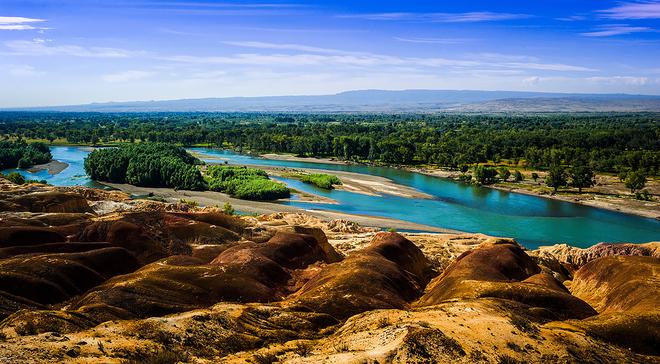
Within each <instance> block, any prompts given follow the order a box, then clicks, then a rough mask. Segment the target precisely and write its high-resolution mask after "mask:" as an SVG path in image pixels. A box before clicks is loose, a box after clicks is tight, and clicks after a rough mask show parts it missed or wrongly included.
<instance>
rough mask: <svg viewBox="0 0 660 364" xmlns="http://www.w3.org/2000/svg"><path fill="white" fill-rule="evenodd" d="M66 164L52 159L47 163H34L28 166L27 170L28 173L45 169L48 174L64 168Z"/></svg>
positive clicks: (56, 172) (53, 173) (58, 171)
mask: <svg viewBox="0 0 660 364" xmlns="http://www.w3.org/2000/svg"><path fill="white" fill-rule="evenodd" d="M68 166H69V164H68V163H64V162H60V161H56V160H54V159H53V160H51V161H50V162H48V163H44V164H37V165H34V166H32V167H30V168H28V169H27V171H28V172H30V173H37V172H39V171H43V170H47V171H48V174H51V175H55V174H58V173H60V172H62V171H63V170H65V169H66V168H67V167H68Z"/></svg>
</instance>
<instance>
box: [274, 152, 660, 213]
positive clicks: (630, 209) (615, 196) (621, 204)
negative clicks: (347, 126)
mask: <svg viewBox="0 0 660 364" xmlns="http://www.w3.org/2000/svg"><path fill="white" fill-rule="evenodd" d="M268 156H269V159H276V160H295V161H302V162H305V161H306V162H316V163H329V162H325V161H331V163H332V164H349V163H346V162H343V161H339V160H330V159H327V158H318V159H317V158H299V157H294V156H289V155H278V154H268ZM393 168H396V167H393ZM399 168H402V169H405V170H408V171H410V172H415V173H421V174H425V175H428V176H433V177H438V178H448V179H452V180H458V176H459V175H460V172H458V171H448V170H444V169H432V168H431V169H429V168H417V167H399ZM521 172H522V173H523V175H525V181H523V182H519V183H497V184H494V185H490V186H484V187H486V188H493V189H498V190H502V191H507V192H513V193H521V194H525V195H530V196H538V197H543V198H548V199H553V200H558V201H565V202H570V203H576V204H580V205H585V206H590V207H596V208H600V209H605V210H610V211H617V212H622V213H625V214H630V215H636V216H641V217H647V218H652V219H660V202H659V201H658V196H659V195H660V183H659V182H658V181H657V180H655V179H649V181H648V182H647V186H646V187H645V190H647V191H648V192H649V193H650V194H652V195H653V196H654V198H655V199H656V200H655V201H641V200H636V199H635V198H634V197H632V196H631V194H630V191H628V190H627V189H626V188H625V186H624V184H623V183H622V182H621V181H619V179H618V177H615V176H608V175H598V176H597V177H596V185H595V186H593V187H591V188H586V189H584V190H583V193H577V190H575V191H573V190H571V189H568V190H566V189H564V190H560V191H559V192H558V193H554V192H553V191H552V190H551V189H550V188H547V187H545V186H544V185H543V183H541V181H543V180H544V179H545V173H546V172H543V171H536V173H538V174H539V176H540V177H539V179H538V182H534V181H533V180H532V178H531V174H532V172H533V171H521ZM330 173H332V174H335V175H339V172H334V171H332V172H330ZM356 174H357V173H356ZM358 175H359V174H358ZM340 178H341V177H340ZM349 178H350V177H349ZM343 180H344V179H343V178H342V181H343ZM349 184H350V181H349ZM349 188H350V187H349ZM349 190H350V189H349ZM352 192H356V191H352ZM393 194H396V193H393Z"/></svg>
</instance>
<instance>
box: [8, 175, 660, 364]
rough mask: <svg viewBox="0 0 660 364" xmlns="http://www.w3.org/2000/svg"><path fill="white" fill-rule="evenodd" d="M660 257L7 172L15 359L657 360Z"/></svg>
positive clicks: (632, 249)
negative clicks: (151, 196) (252, 209)
mask: <svg viewBox="0 0 660 364" xmlns="http://www.w3.org/2000/svg"><path fill="white" fill-rule="evenodd" d="M659 266H660V258H659V257H658V246H657V243H652V244H646V245H634V244H628V245H598V246H595V247H592V248H590V249H586V250H579V249H574V248H570V247H567V246H556V247H547V248H542V249H540V250H537V251H534V252H529V251H526V250H525V249H524V248H522V247H521V246H520V245H518V244H517V243H516V242H515V241H513V240H511V239H497V238H491V237H487V236H484V235H478V234H451V235H433V234H403V235H400V234H396V233H383V232H378V231H375V230H374V229H369V228H362V227H360V226H358V225H356V224H353V223H350V222H347V221H339V220H336V221H331V222H324V221H320V220H318V219H314V218H310V217H308V216H305V215H292V214H275V215H269V216H261V217H257V218H255V217H234V216H228V215H225V214H223V213H222V212H219V211H218V210H216V209H213V208H207V209H195V208H189V207H187V206H185V205H173V204H163V203H159V202H154V201H147V200H132V199H130V198H129V196H126V195H124V194H121V193H117V192H107V191H99V190H94V189H87V188H53V187H47V186H40V185H28V186H16V185H12V184H11V183H9V182H7V181H5V180H1V179H0V358H2V360H0V361H7V362H20V363H50V362H58V363H59V362H72V363H98V362H104V363H122V362H123V363H133V362H154V363H155V362H158V363H174V362H204V363H208V362H213V363H215V362H232V363H243V362H254V363H274V362H288V363H337V362H347V363H376V362H378V363H389V362H394V363H449V362H451V363H478V362H483V363H517V362H520V363H523V362H524V363H529V362H538V363H547V362H569V363H570V362H592V363H604V362H605V363H606V362H612V363H619V362H638V363H654V362H658V360H659V359H660V358H659V357H658V355H660V352H659V349H658V348H659V347H660V312H659V308H658V307H660V294H659V293H660V292H659V286H660V274H659ZM150 360H151V361H150Z"/></svg>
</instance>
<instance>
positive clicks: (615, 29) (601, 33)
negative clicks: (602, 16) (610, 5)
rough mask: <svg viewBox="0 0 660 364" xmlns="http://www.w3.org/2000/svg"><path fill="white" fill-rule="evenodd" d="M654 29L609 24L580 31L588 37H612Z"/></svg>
mask: <svg viewBox="0 0 660 364" xmlns="http://www.w3.org/2000/svg"><path fill="white" fill-rule="evenodd" d="M652 31H654V29H652V28H649V27H635V26H630V25H627V24H608V25H604V26H602V27H600V29H599V30H595V31H592V32H586V33H580V34H581V35H584V36H586V37H611V36H615V35H623V34H632V33H644V32H652Z"/></svg>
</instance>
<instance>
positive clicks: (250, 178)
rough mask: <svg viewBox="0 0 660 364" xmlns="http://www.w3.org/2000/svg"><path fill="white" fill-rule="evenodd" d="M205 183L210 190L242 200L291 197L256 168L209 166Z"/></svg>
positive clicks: (277, 183) (282, 186)
mask: <svg viewBox="0 0 660 364" xmlns="http://www.w3.org/2000/svg"><path fill="white" fill-rule="evenodd" d="M206 181H207V184H208V187H209V189H210V190H212V191H218V192H223V193H226V194H229V195H230V196H232V197H235V198H240V199H244V200H261V201H266V200H277V199H280V198H287V197H289V196H290V195H291V191H290V190H289V189H288V188H287V187H286V186H285V185H284V184H282V183H279V182H275V181H272V180H270V179H269V178H268V174H267V173H266V172H265V171H264V170H261V169H256V168H248V167H236V166H211V167H209V168H208V169H207V171H206Z"/></svg>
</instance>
